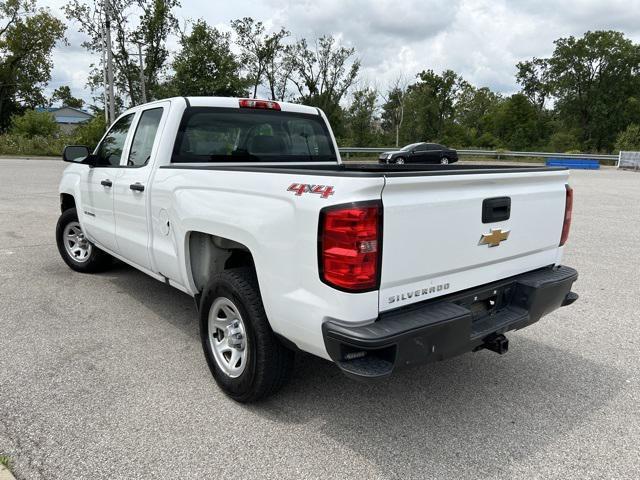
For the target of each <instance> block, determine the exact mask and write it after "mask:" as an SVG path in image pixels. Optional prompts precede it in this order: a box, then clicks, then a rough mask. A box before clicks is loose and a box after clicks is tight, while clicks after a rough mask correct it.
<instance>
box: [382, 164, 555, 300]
mask: <svg viewBox="0 0 640 480" xmlns="http://www.w3.org/2000/svg"><path fill="white" fill-rule="evenodd" d="M567 181H568V172H567V171H565V170H560V171H538V172H535V171H531V172H522V173H520V172H518V173H470V174H460V173H458V174H452V175H429V174H415V175H397V176H394V175H389V176H387V177H386V179H385V186H384V189H383V192H382V203H383V206H384V224H383V232H384V233H383V245H382V273H381V282H380V297H379V298H380V300H379V301H380V305H379V307H380V311H384V310H390V309H393V308H397V307H401V306H404V305H409V304H411V303H416V302H420V301H423V300H427V299H429V298H434V297H438V296H442V295H446V294H449V293H453V292H456V291H460V290H465V289H467V288H471V287H475V286H478V285H482V284H485V283H489V282H492V281H495V280H499V279H503V278H506V277H510V276H513V275H517V274H520V273H524V272H527V271H530V270H534V269H537V268H540V267H544V266H547V265H552V264H555V263H557V262H559V261H560V256H561V252H562V248H559V247H558V244H559V241H560V236H561V233H562V225H563V219H564V210H565V200H566V187H565V185H566V183H567ZM499 197H502V198H503V199H502V200H495V201H489V202H488V203H487V208H488V209H489V210H491V209H492V208H493V206H495V212H494V213H495V214H496V216H497V217H498V218H499V216H500V214H501V213H504V210H501V208H502V207H501V205H503V204H504V201H509V202H510V214H509V218H508V219H506V220H502V221H492V220H487V218H485V222H483V202H484V201H485V200H486V199H497V198H499ZM504 197H508V199H509V200H506V199H504ZM493 218H495V217H493ZM492 230H499V232H497V233H496V235H495V239H499V237H500V234H502V236H504V234H506V232H507V231H508V232H509V233H508V237H507V238H506V240H503V241H501V242H500V243H499V245H497V246H489V245H487V244H486V243H482V242H481V240H482V237H483V235H488V234H491V232H492ZM491 239H494V237H491V238H490V240H491ZM485 242H486V241H485Z"/></svg>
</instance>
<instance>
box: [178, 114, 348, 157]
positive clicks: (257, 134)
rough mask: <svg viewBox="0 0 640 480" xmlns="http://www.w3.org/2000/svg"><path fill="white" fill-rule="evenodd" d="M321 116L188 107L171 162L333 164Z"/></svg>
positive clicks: (332, 154) (327, 136) (331, 146)
mask: <svg viewBox="0 0 640 480" xmlns="http://www.w3.org/2000/svg"><path fill="white" fill-rule="evenodd" d="M335 161H336V153H335V150H334V147H333V142H332V140H331V136H330V135H329V131H328V129H327V126H326V124H325V123H324V121H323V119H322V117H321V116H320V115H313V114H304V113H293V112H283V111H269V110H255V109H246V110H245V109H233V108H219V107H191V108H188V109H187V110H186V111H185V113H184V116H183V118H182V122H181V124H180V128H179V131H178V135H177V137H176V143H175V145H174V149H173V155H172V162H174V163H191V162H225V163H226V162H231V163H236V162H238V163H240V162H335Z"/></svg>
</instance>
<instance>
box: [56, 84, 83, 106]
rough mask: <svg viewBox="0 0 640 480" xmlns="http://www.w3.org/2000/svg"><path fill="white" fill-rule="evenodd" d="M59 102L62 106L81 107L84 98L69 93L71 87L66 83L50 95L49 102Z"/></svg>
mask: <svg viewBox="0 0 640 480" xmlns="http://www.w3.org/2000/svg"><path fill="white" fill-rule="evenodd" d="M56 102H60V104H61V106H63V107H72V108H82V106H83V105H84V100H82V99H81V98H76V97H74V96H73V95H71V88H69V86H68V85H63V86H62V87H58V88H56V89H55V90H54V91H53V94H52V95H51V103H52V104H53V103H56Z"/></svg>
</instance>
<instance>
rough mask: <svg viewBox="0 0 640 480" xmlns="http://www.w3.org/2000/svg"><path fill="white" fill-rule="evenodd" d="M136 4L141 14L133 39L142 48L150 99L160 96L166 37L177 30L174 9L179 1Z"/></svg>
mask: <svg viewBox="0 0 640 480" xmlns="http://www.w3.org/2000/svg"><path fill="white" fill-rule="evenodd" d="M138 6H139V8H140V9H141V10H142V15H141V16H140V26H139V27H138V29H137V30H136V31H135V33H134V38H135V40H136V42H139V43H141V44H142V45H144V47H145V55H144V80H145V86H146V91H147V92H149V94H150V99H154V98H159V97H158V96H157V95H156V94H155V93H156V90H157V87H158V84H159V82H160V76H161V74H162V72H163V71H164V70H165V68H166V64H167V59H168V58H169V50H168V49H167V45H166V42H167V37H168V36H169V35H171V34H172V33H174V32H176V31H177V30H178V20H177V18H176V17H175V15H174V14H173V10H174V9H175V8H177V7H179V6H180V3H179V1H178V0H152V1H144V0H138Z"/></svg>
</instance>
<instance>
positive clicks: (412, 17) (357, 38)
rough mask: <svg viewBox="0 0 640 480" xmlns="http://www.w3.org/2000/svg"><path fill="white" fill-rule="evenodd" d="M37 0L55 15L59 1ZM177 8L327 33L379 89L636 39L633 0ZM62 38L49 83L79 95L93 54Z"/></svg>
mask: <svg viewBox="0 0 640 480" xmlns="http://www.w3.org/2000/svg"><path fill="white" fill-rule="evenodd" d="M39 1H40V3H41V4H43V5H46V6H48V7H49V8H50V9H51V11H52V12H53V13H54V14H56V15H58V16H59V17H60V18H64V17H63V15H62V11H61V7H62V5H64V4H65V3H66V2H65V0H39ZM205 5H206V7H204V6H205ZM203 7H204V8H203ZM178 16H179V17H180V18H181V19H182V20H185V19H196V18H204V19H205V20H206V21H207V22H209V23H210V24H212V25H215V26H218V27H220V28H226V29H228V26H229V22H230V21H231V20H232V19H235V18H240V17H244V16H251V17H253V18H255V19H257V20H262V21H263V22H264V23H265V24H267V25H269V26H272V27H273V28H278V27H279V26H281V25H282V26H284V27H285V28H286V29H288V30H289V31H290V32H291V33H292V36H293V37H294V38H302V37H305V38H307V39H312V38H316V37H318V36H321V35H323V34H332V35H335V36H337V37H339V38H340V39H341V41H342V42H343V43H344V44H345V45H348V46H353V47H355V48H356V51H357V53H358V56H359V57H360V59H361V61H362V66H363V68H362V75H361V77H362V80H361V81H362V83H364V84H369V85H376V86H378V87H380V88H384V87H385V86H386V85H387V84H388V83H389V82H390V81H391V80H392V79H393V78H395V77H397V76H398V74H399V73H404V74H405V75H406V76H407V77H409V78H412V77H413V76H414V75H415V74H416V73H417V72H419V71H421V70H424V69H428V68H431V69H434V70H436V71H441V70H443V69H447V68H450V69H452V70H454V71H456V72H458V73H459V74H461V75H462V76H463V77H464V78H465V79H466V80H468V81H470V82H471V83H473V84H475V85H477V86H488V87H490V88H491V89H493V90H496V91H499V92H502V93H511V92H513V91H515V90H516V89H517V85H516V84H515V80H514V75H515V64H516V63H517V62H518V61H521V60H526V59H529V58H531V57H533V56H538V57H541V56H548V55H550V54H551V52H552V50H553V40H555V39H556V38H559V37H562V36H568V35H577V36H579V35H582V34H583V33H584V32H585V31H587V30H597V29H615V30H621V31H623V32H624V33H625V34H626V35H627V36H628V37H629V38H631V39H633V40H634V41H636V42H639V41H640V0H564V1H562V2H556V1H552V0H511V1H506V0H449V1H436V0H369V1H367V0H312V1H309V0H296V1H285V0H262V1H257V0H253V1H244V0H235V1H233V2H230V1H215V2H214V1H211V0H209V1H208V2H204V1H197V0H182V8H181V9H180V10H179V12H178ZM67 38H68V40H69V42H70V46H67V47H59V48H57V49H56V50H55V52H54V63H55V68H54V71H53V79H52V81H51V82H50V88H49V90H52V89H53V88H56V87H58V86H60V85H70V86H71V89H72V91H73V93H74V95H76V96H79V97H83V98H85V99H88V98H90V94H89V92H88V91H87V89H86V86H85V83H86V78H87V72H88V71H89V64H90V63H91V62H92V61H94V60H97V59H92V58H91V56H90V55H88V54H87V53H86V52H84V51H83V49H82V48H81V46H80V43H81V42H82V35H80V34H79V33H78V32H77V25H74V24H73V23H71V24H69V25H68V31H67ZM171 44H172V45H173V46H175V41H172V42H171Z"/></svg>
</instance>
